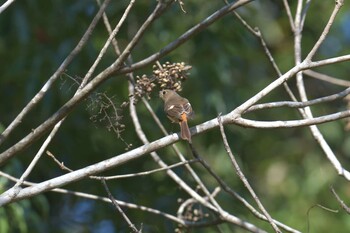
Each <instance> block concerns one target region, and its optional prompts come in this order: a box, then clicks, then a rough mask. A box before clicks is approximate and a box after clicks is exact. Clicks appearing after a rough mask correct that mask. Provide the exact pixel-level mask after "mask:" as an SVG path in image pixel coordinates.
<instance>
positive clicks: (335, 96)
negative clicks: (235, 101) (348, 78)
mask: <svg viewBox="0 0 350 233" xmlns="http://www.w3.org/2000/svg"><path fill="white" fill-rule="evenodd" d="M348 94H350V87H349V88H347V89H345V90H344V91H341V92H339V93H337V94H333V95H329V96H325V97H321V98H317V99H313V100H309V101H305V102H293V101H280V102H272V103H265V104H256V105H253V106H251V107H250V108H248V109H247V111H245V112H244V113H248V112H252V111H256V110H262V109H270V108H278V107H289V108H304V107H306V106H311V105H315V104H320V103H326V102H330V101H334V100H337V99H341V98H344V97H345V96H347V95H348Z"/></svg>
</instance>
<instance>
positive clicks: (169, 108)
mask: <svg viewBox="0 0 350 233" xmlns="http://www.w3.org/2000/svg"><path fill="white" fill-rule="evenodd" d="M173 108H175V105H170V106H169V107H168V109H167V110H171V109H173Z"/></svg>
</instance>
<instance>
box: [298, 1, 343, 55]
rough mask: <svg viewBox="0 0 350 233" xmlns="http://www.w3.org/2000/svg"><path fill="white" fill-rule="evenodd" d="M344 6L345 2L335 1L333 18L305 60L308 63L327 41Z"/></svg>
mask: <svg viewBox="0 0 350 233" xmlns="http://www.w3.org/2000/svg"><path fill="white" fill-rule="evenodd" d="M343 5H344V0H337V1H335V7H334V10H333V12H332V15H331V17H330V18H329V20H328V22H327V25H326V27H325V28H324V29H323V32H322V34H321V36H320V37H319V38H318V40H317V42H316V44H315V45H314V47H313V48H312V49H311V51H310V52H309V54H308V55H307V57H306V58H305V60H307V61H311V60H312V58H313V57H314V55H315V53H316V52H317V50H318V49H319V48H320V46H321V44H322V43H323V41H324V40H325V39H326V36H327V35H328V33H329V31H330V29H331V27H332V25H333V22H334V20H335V17H336V16H337V14H338V12H339V10H340V8H341V7H342V6H343Z"/></svg>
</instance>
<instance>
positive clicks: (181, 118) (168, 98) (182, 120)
mask: <svg viewBox="0 0 350 233" xmlns="http://www.w3.org/2000/svg"><path fill="white" fill-rule="evenodd" d="M159 96H160V98H162V99H163V100H164V111H165V113H166V114H167V117H168V118H169V119H170V120H171V122H173V123H179V124H180V129H181V138H182V139H184V140H187V141H189V142H190V143H191V142H192V140H191V132H190V129H189V128H188V124H187V121H188V119H191V118H192V116H193V114H194V112H193V110H192V106H191V104H190V102H188V100H187V99H186V98H183V97H181V96H180V95H179V94H177V93H176V92H175V91H173V90H168V89H166V90H162V91H160V92H159Z"/></svg>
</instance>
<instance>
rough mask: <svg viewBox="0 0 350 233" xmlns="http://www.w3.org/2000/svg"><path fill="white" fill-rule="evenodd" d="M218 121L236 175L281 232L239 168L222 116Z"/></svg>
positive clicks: (275, 227)
mask: <svg viewBox="0 0 350 233" xmlns="http://www.w3.org/2000/svg"><path fill="white" fill-rule="evenodd" d="M218 121H219V126H220V132H221V137H222V140H223V142H224V147H225V150H226V152H227V154H228V156H229V157H230V160H231V162H232V165H233V166H234V168H235V170H236V173H237V175H238V177H239V178H240V179H241V181H242V182H243V184H244V186H245V187H246V188H247V189H248V191H249V192H250V195H251V196H252V197H253V199H254V201H255V202H256V204H257V205H258V207H259V209H260V210H261V212H263V214H264V215H265V216H266V218H267V219H268V221H269V223H270V224H271V226H272V228H273V229H274V231H275V232H281V230H280V229H279V228H278V226H277V225H276V224H275V222H274V221H273V219H272V218H271V216H270V214H269V213H268V212H267V211H266V209H265V207H264V206H263V204H262V203H261V201H260V200H259V197H258V196H257V195H256V194H255V191H254V190H253V188H252V187H251V186H250V184H249V182H248V180H247V178H246V177H245V176H244V174H243V172H242V170H241V168H240V167H239V165H238V163H237V161H236V158H235V157H234V155H233V153H232V151H231V148H230V145H229V144H228V141H227V138H226V134H225V130H224V126H223V124H222V121H221V116H218Z"/></svg>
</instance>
